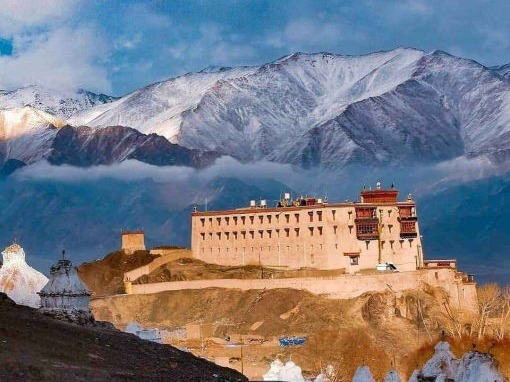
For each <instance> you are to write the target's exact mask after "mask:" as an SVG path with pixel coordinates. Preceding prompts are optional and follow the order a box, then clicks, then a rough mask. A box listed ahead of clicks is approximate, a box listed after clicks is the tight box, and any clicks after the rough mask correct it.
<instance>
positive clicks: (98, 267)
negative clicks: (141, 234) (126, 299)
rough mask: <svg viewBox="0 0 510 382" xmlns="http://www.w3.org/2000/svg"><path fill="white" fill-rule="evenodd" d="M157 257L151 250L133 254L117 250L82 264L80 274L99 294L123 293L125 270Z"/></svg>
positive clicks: (92, 289) (79, 268)
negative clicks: (99, 258)
mask: <svg viewBox="0 0 510 382" xmlns="http://www.w3.org/2000/svg"><path fill="white" fill-rule="evenodd" d="M157 257H159V256H158V255H151V254H150V253H149V251H136V252H135V253H133V254H131V255H127V254H126V253H124V252H123V251H116V252H112V253H110V254H108V255H106V256H105V257H104V258H103V259H101V260H96V261H93V262H90V263H83V264H81V265H80V266H79V267H78V275H79V276H80V278H81V280H82V281H83V282H84V283H85V284H86V285H87V287H88V288H89V289H90V290H91V291H92V292H93V293H94V294H95V295H97V296H102V295H112V294H117V293H123V292H124V282H123V281H124V272H127V271H130V270H132V269H135V268H138V267H141V266H142V265H145V264H148V263H150V262H151V261H152V260H154V259H155V258H157Z"/></svg>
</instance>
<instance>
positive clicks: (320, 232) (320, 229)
mask: <svg viewBox="0 0 510 382" xmlns="http://www.w3.org/2000/svg"><path fill="white" fill-rule="evenodd" d="M317 229H318V230H319V235H320V236H322V227H317Z"/></svg>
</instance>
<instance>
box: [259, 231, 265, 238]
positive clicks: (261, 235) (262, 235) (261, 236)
mask: <svg viewBox="0 0 510 382" xmlns="http://www.w3.org/2000/svg"><path fill="white" fill-rule="evenodd" d="M259 234H260V238H261V239H262V238H263V237H264V230H263V229H259Z"/></svg>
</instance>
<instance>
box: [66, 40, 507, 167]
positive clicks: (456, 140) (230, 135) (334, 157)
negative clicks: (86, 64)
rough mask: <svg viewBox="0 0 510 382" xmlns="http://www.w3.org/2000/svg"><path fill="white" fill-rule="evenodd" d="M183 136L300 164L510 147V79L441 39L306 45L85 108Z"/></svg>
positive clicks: (91, 119)
mask: <svg viewBox="0 0 510 382" xmlns="http://www.w3.org/2000/svg"><path fill="white" fill-rule="evenodd" d="M70 121H71V123H74V124H85V125H91V126H108V125H125V126H130V127H133V128H135V129H138V130H140V131H142V132H156V133H158V134H160V135H163V136H165V137H167V138H168V139H170V140H171V141H172V142H175V143H178V144H181V145H183V146H185V147H189V148H194V149H199V150H208V151H216V152H219V153H221V154H227V155H232V156H234V157H236V158H239V159H242V160H248V161H251V160H259V159H268V160H271V161H276V162H283V163H293V164H297V165H302V166H324V167H336V166H342V165H344V164H348V163H354V162H355V163H359V162H362V163H370V164H384V163H409V162H435V161H439V160H444V159H450V158H453V157H456V156H459V155H467V156H478V155H490V156H491V157H492V158H493V159H498V160H500V159H506V158H507V156H508V157H510V82H509V81H506V80H505V78H504V77H503V76H502V75H501V73H499V72H498V73H497V72H496V71H494V69H488V68H486V67H484V66H482V65H480V64H478V63H476V62H474V61H471V60H466V59H461V58H457V57H454V56H451V55H448V54H446V53H444V52H441V51H435V52H432V53H428V54H425V53H424V52H422V51H419V50H415V49H405V48H398V49H395V50H392V51H388V52H378V53H373V54H368V55H365V56H339V55H334V54H328V53H320V54H303V53H296V54H292V55H290V56H286V57H283V58H281V59H279V60H277V61H275V62H272V63H269V64H266V65H262V66H260V67H251V68H237V69H230V68H222V69H220V70H205V71H204V72H200V73H191V74H187V75H185V76H182V77H178V78H175V79H172V80H169V81H165V82H161V83H158V84H154V85H151V86H148V87H146V88H143V89H140V90H138V91H136V92H134V93H132V94H130V95H128V96H126V97H123V98H121V99H119V100H117V101H115V102H112V103H108V104H104V105H100V106H97V107H93V108H91V109H90V110H84V111H82V112H79V113H77V114H75V115H74V116H73V117H72V118H71V120H70Z"/></svg>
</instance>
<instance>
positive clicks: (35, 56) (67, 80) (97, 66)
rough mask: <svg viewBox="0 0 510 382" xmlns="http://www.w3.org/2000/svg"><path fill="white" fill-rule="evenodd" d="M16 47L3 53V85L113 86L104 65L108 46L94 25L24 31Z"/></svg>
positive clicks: (107, 88) (66, 88) (102, 88)
mask: <svg viewBox="0 0 510 382" xmlns="http://www.w3.org/2000/svg"><path fill="white" fill-rule="evenodd" d="M13 48H14V49H13V54H12V56H1V57H0V88H2V89H12V88H16V87H20V86H27V85H33V84H37V85H41V86H44V87H48V88H51V89H57V90H61V91H63V92H65V91H74V90H77V89H79V88H84V89H88V90H93V91H102V92H109V91H110V90H111V89H110V83H109V80H108V77H107V72H106V69H105V67H104V65H103V62H104V61H105V58H106V57H107V56H108V49H107V46H106V44H105V42H104V41H103V40H102V39H101V38H100V36H98V35H97V34H96V33H94V31H93V28H91V27H88V28H87V27H80V28H78V29H74V30H73V29H70V28H66V27H63V28H60V29H56V30H53V31H50V32H47V33H45V34H39V35H37V34H22V35H20V36H16V37H15V38H14V39H13Z"/></svg>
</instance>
